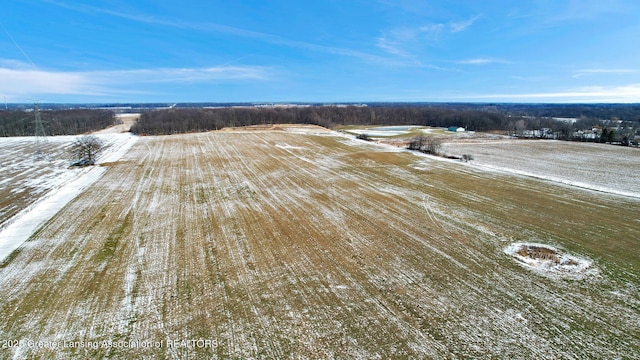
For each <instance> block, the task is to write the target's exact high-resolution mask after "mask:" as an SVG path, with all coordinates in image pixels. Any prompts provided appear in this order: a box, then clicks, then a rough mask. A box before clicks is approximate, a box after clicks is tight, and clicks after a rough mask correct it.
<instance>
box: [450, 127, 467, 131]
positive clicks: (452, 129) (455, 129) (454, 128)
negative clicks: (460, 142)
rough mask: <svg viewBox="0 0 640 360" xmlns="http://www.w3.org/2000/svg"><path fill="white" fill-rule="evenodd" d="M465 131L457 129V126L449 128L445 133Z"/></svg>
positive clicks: (460, 128) (461, 128)
mask: <svg viewBox="0 0 640 360" xmlns="http://www.w3.org/2000/svg"><path fill="white" fill-rule="evenodd" d="M464 130H465V129H464V128H463V127H457V126H449V127H448V128H447V131H452V132H462V131H464Z"/></svg>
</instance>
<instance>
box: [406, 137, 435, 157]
mask: <svg viewBox="0 0 640 360" xmlns="http://www.w3.org/2000/svg"><path fill="white" fill-rule="evenodd" d="M407 148H408V149H409V150H416V151H420V152H423V153H427V154H432V155H438V154H440V150H441V148H442V141H440V139H437V138H435V137H432V136H418V137H416V138H414V139H413V140H411V141H410V142H409V145H408V146H407Z"/></svg>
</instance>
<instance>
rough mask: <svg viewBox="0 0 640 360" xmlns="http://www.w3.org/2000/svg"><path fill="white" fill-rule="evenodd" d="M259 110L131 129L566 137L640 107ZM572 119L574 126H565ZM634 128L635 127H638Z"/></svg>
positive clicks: (174, 116) (162, 117) (204, 113)
mask: <svg viewBox="0 0 640 360" xmlns="http://www.w3.org/2000/svg"><path fill="white" fill-rule="evenodd" d="M384 105H389V104H376V106H362V105H358V106H255V107H230V108H229V107H227V108H190V109H185V108H177V107H174V108H170V109H163V110H156V111H147V112H143V113H142V115H141V117H140V120H139V121H138V122H137V123H136V124H135V125H134V126H133V127H132V128H131V131H132V132H133V133H136V134H147V135H163V134H176V133H186V132H197V131H209V130H219V129H222V128H224V127H236V126H249V125H267V124H291V123H298V124H313V125H320V126H323V127H327V128H334V127H336V126H340V125H420V126H434V127H449V126H461V127H464V128H465V129H467V130H474V131H489V130H503V131H507V132H510V131H515V130H516V128H520V129H540V128H548V129H551V131H553V132H556V133H559V134H565V135H566V136H567V137H568V136H570V134H571V133H572V132H573V130H575V129H588V128H591V127H593V126H601V125H602V124H603V123H602V120H616V121H617V120H622V121H628V122H631V123H633V124H632V125H631V126H632V127H634V128H636V127H638V125H639V124H640V106H637V105H620V106H617V105H608V104H607V105H526V104H525V105H517V104H509V105H504V104H502V105H490V104H482V105H480V104H438V105H435V104H429V105H418V104H415V105H406V104H405V105H400V104H393V105H394V106H384ZM566 118H570V119H569V120H571V121H566ZM634 124H635V125H634Z"/></svg>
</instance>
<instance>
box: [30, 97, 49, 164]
mask: <svg viewBox="0 0 640 360" xmlns="http://www.w3.org/2000/svg"><path fill="white" fill-rule="evenodd" d="M33 112H34V113H35V121H34V124H35V139H36V152H35V158H36V160H41V159H42V158H44V148H45V146H46V143H47V134H46V133H45V132H44V126H43V125H42V118H41V117H40V107H38V104H37V103H36V104H35V106H34V110H33Z"/></svg>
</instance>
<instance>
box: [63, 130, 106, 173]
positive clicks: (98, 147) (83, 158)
mask: <svg viewBox="0 0 640 360" xmlns="http://www.w3.org/2000/svg"><path fill="white" fill-rule="evenodd" d="M103 148H104V143H103V142H102V140H100V138H98V137H97V136H95V135H85V136H82V137H79V138H77V139H76V141H74V143H73V145H71V156H72V157H73V158H74V159H75V162H74V163H73V164H72V165H75V166H87V165H93V164H95V161H96V157H97V156H98V154H100V153H101V152H102V150H103Z"/></svg>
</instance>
